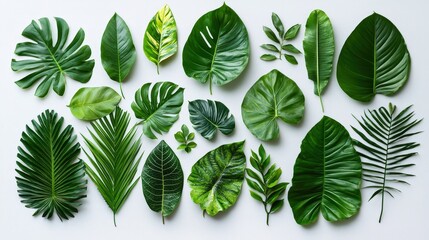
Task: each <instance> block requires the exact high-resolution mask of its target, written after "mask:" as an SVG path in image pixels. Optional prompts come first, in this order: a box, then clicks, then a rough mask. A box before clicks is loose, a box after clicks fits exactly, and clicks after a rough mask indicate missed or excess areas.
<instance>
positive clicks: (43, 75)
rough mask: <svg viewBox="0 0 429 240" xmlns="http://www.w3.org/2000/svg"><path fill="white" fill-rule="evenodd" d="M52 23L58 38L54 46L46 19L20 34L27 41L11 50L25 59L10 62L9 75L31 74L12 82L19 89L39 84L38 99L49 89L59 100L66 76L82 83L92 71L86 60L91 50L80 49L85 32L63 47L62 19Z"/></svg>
mask: <svg viewBox="0 0 429 240" xmlns="http://www.w3.org/2000/svg"><path fill="white" fill-rule="evenodd" d="M55 22H56V24H57V34H58V35H57V37H56V42H55V43H54V42H53V36H52V31H51V24H50V22H49V19H48V18H41V19H39V21H38V22H36V21H34V20H33V21H32V22H31V24H30V25H28V26H27V27H26V28H25V29H24V31H23V32H22V36H24V37H26V38H28V39H29V40H31V41H29V42H21V43H18V44H17V45H16V48H15V54H16V55H18V56H24V57H29V58H28V59H24V60H15V59H12V64H11V67H12V70H13V71H18V72H21V71H30V72H31V73H30V74H28V75H27V76H25V77H23V78H22V79H20V80H18V81H16V82H15V83H16V84H17V85H18V86H19V87H20V88H24V89H25V88H29V87H31V86H33V85H34V84H35V83H36V82H38V81H42V82H41V83H40V84H39V86H38V87H37V89H36V92H35V95H36V96H38V97H45V96H46V94H48V92H49V89H50V88H51V86H52V88H53V89H54V91H55V92H56V93H57V94H58V95H60V96H62V95H63V94H64V91H65V88H66V76H68V77H70V78H71V79H74V80H76V81H78V82H81V83H86V82H88V81H89V79H90V78H91V75H92V69H93V68H94V60H92V59H91V60H88V59H89V57H91V48H89V46H87V45H84V46H82V43H83V40H84V39H85V32H84V31H83V30H82V29H79V31H78V32H77V34H76V36H75V37H74V38H73V40H72V41H71V42H70V44H69V45H68V46H67V45H66V42H67V40H68V35H69V32H70V29H69V26H68V24H67V23H66V21H64V19H62V18H55Z"/></svg>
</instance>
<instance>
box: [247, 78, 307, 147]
mask: <svg viewBox="0 0 429 240" xmlns="http://www.w3.org/2000/svg"><path fill="white" fill-rule="evenodd" d="M304 103H305V99H304V95H303V94H302V92H301V89H299V87H298V85H296V83H295V82H294V81H293V80H292V79H290V78H288V77H286V76H285V75H283V74H282V73H281V72H279V71H278V70H272V71H271V72H269V73H268V74H266V75H264V76H262V77H261V78H260V79H259V80H258V81H257V82H256V83H255V84H254V85H253V86H252V87H251V88H250V89H249V91H248V92H247V93H246V96H245V97H244V100H243V103H242V104H241V114H242V116H243V121H244V124H246V127H247V128H248V129H249V130H250V132H251V133H252V134H253V135H255V137H257V138H258V139H260V140H263V141H269V140H274V139H277V138H278V137H279V126H278V124H277V118H280V119H281V120H282V121H284V122H286V123H289V124H297V123H299V122H300V121H301V119H302V117H303V115H304V107H305V106H304Z"/></svg>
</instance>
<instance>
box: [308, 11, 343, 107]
mask: <svg viewBox="0 0 429 240" xmlns="http://www.w3.org/2000/svg"><path fill="white" fill-rule="evenodd" d="M303 46H304V56H305V64H306V66H307V73H308V78H309V79H310V80H312V81H313V82H314V94H316V95H317V96H319V99H320V104H321V106H322V111H324V106H323V101H322V93H323V90H325V88H326V86H327V85H328V82H329V79H330V78H331V74H332V63H333V62H334V51H335V42H334V30H333V29H332V24H331V20H329V17H328V16H327V15H326V13H325V12H323V11H322V10H318V9H317V10H314V11H312V12H311V13H310V16H309V17H308V19H307V24H306V25H305V37H304V42H303Z"/></svg>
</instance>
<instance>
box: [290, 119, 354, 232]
mask: <svg viewBox="0 0 429 240" xmlns="http://www.w3.org/2000/svg"><path fill="white" fill-rule="evenodd" d="M361 177H362V164H361V161H360V157H359V154H358V153H357V152H356V151H355V149H354V148H353V144H352V139H351V137H350V135H349V133H348V132H347V130H346V129H345V128H344V127H343V126H342V125H341V124H340V123H338V122H337V121H335V120H334V119H332V118H329V117H326V116H324V117H323V118H322V120H320V122H319V123H317V124H316V125H315V126H314V127H313V128H312V129H311V130H310V131H309V132H308V133H307V135H306V136H305V138H304V140H302V143H301V153H300V154H299V155H298V158H297V159H296V162H295V166H294V172H293V178H292V187H291V188H290V190H289V194H288V195H289V203H290V206H291V208H292V211H293V215H294V217H295V221H296V222H297V223H298V224H301V225H307V224H311V223H313V222H315V221H316V220H317V218H318V216H319V212H322V215H323V217H324V218H325V219H326V220H328V221H331V222H335V221H340V220H344V219H347V218H350V217H352V216H353V215H355V214H356V213H357V212H358V211H359V209H360V205H361V193H360V186H361Z"/></svg>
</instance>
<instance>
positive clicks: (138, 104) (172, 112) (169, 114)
mask: <svg viewBox="0 0 429 240" xmlns="http://www.w3.org/2000/svg"><path fill="white" fill-rule="evenodd" d="M151 85H152V84H151V83H145V84H144V85H143V86H142V87H141V88H140V89H139V90H137V92H136V94H135V100H134V102H133V103H132V104H131V108H132V109H133V111H134V114H135V116H136V117H137V118H139V119H142V121H141V122H140V123H139V124H141V125H143V133H144V135H146V136H147V137H148V138H151V139H156V136H155V134H154V132H156V133H159V134H162V133H163V132H168V131H169V130H170V128H171V127H172V126H173V124H174V123H175V122H176V121H177V119H179V113H180V110H181V108H182V104H183V91H184V89H183V88H181V87H179V86H178V85H176V84H174V83H172V82H157V83H154V84H153V86H152V88H151Z"/></svg>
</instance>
